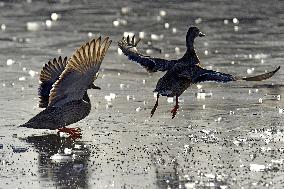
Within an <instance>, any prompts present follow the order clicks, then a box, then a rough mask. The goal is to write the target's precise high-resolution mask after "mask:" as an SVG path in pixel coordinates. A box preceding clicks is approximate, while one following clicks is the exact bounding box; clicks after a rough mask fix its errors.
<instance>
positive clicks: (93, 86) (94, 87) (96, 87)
mask: <svg viewBox="0 0 284 189" xmlns="http://www.w3.org/2000/svg"><path fill="white" fill-rule="evenodd" d="M91 89H99V90H101V88H100V87H98V86H96V85H95V84H92V85H91Z"/></svg>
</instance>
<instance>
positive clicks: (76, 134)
mask: <svg viewBox="0 0 284 189" xmlns="http://www.w3.org/2000/svg"><path fill="white" fill-rule="evenodd" d="M60 132H63V133H68V134H69V135H70V137H71V138H72V139H77V138H81V136H82V134H81V129H80V128H66V127H62V128H59V129H58V132H57V133H60Z"/></svg>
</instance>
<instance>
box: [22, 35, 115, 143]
mask: <svg viewBox="0 0 284 189" xmlns="http://www.w3.org/2000/svg"><path fill="white" fill-rule="evenodd" d="M110 44H111V40H109V38H108V37H106V38H105V39H103V40H102V38H101V37H99V38H96V39H93V40H91V41H89V42H87V43H86V44H84V45H82V46H81V47H80V48H79V49H77V50H76V51H75V53H74V54H73V55H72V56H71V58H69V59H67V57H65V58H64V59H62V58H61V57H59V58H58V59H53V61H49V62H48V63H47V64H45V66H44V67H43V68H42V70H41V73H40V82H41V84H40V86H39V88H38V94H39V98H40V100H39V107H41V108H45V109H44V110H43V111H42V112H40V113H39V114H37V115H36V116H34V117H33V118H32V119H30V120H29V121H28V122H27V123H25V124H23V125H20V127H27V128H34V129H53V130H55V129H58V131H59V132H66V133H69V134H70V136H71V137H72V138H78V137H80V136H81V133H80V129H78V128H66V126H67V125H70V124H72V123H76V122H77V121H79V120H81V119H84V118H85V117H86V116H87V115H89V113H90V110H91V102H90V99H89V96H88V93H87V90H88V89H100V88H99V87H97V86H96V85H95V84H94V81H95V80H96V79H97V73H98V71H99V69H100V66H101V63H102V61H103V59H104V57H105V55H106V53H107V50H108V48H109V46H110Z"/></svg>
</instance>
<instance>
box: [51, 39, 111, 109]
mask: <svg viewBox="0 0 284 189" xmlns="http://www.w3.org/2000/svg"><path fill="white" fill-rule="evenodd" d="M110 44H111V40H109V38H108V37H107V38H105V39H104V40H103V41H102V40H101V37H99V38H97V39H93V40H91V41H89V42H88V43H86V44H84V45H82V46H81V47H80V48H79V49H77V50H76V51H75V53H74V54H73V55H72V56H71V58H70V59H69V60H68V63H67V66H66V68H65V70H64V71H63V73H62V74H61V75H60V78H59V79H58V80H57V81H56V82H55V84H54V86H53V88H52V90H51V94H50V96H49V104H48V106H56V105H60V104H64V103H66V102H69V101H73V100H80V99H82V98H83V95H84V93H85V91H86V90H87V88H88V86H89V85H90V84H92V82H93V81H94V78H95V76H96V74H97V72H98V70H99V68H100V65H101V63H102V61H103V58H104V56H105V54H106V52H107V50H108V48H109V46H110Z"/></svg>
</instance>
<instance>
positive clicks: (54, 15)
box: [50, 12, 60, 21]
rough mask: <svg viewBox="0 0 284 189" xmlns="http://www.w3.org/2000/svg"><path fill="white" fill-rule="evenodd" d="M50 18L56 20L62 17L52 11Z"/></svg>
mask: <svg viewBox="0 0 284 189" xmlns="http://www.w3.org/2000/svg"><path fill="white" fill-rule="evenodd" d="M50 18H51V20H53V21H56V20H58V19H59V18H60V15H59V14H57V13H55V12H53V13H51V15H50Z"/></svg>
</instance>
